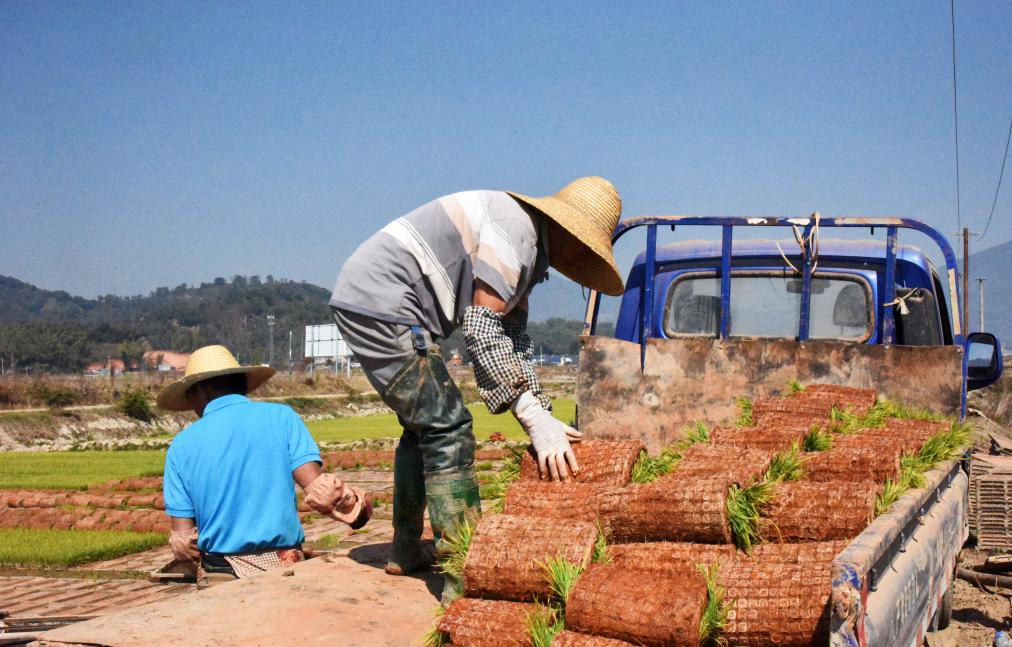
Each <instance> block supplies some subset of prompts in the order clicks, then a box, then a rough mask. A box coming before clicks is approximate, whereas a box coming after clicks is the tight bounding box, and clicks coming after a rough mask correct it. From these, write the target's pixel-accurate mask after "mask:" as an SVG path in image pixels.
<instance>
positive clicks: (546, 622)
mask: <svg viewBox="0 0 1012 647" xmlns="http://www.w3.org/2000/svg"><path fill="white" fill-rule="evenodd" d="M565 627H566V621H565V618H563V617H562V614H560V613H559V612H558V611H557V610H556V609H553V608H552V607H550V606H545V605H543V604H537V605H536V606H535V608H534V610H533V611H531V613H530V615H528V616H527V633H528V634H529V635H530V637H531V645H532V647H551V646H552V641H553V640H555V636H556V635H558V634H560V633H562V630H563V629H565Z"/></svg>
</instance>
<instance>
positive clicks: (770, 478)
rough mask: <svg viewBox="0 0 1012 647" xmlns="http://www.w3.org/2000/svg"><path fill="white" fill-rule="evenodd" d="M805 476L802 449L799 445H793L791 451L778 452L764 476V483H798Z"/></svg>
mask: <svg viewBox="0 0 1012 647" xmlns="http://www.w3.org/2000/svg"><path fill="white" fill-rule="evenodd" d="M804 475H805V472H804V469H803V468H802V465H801V449H800V448H799V447H798V443H796V442H795V443H794V444H793V445H791V448H790V449H787V450H784V451H782V452H777V453H776V454H775V455H774V456H773V459H772V460H771V461H770V466H769V467H768V468H767V469H766V474H764V475H763V481H765V482H767V483H772V482H779V481H797V480H798V479H800V478H801V477H802V476H804Z"/></svg>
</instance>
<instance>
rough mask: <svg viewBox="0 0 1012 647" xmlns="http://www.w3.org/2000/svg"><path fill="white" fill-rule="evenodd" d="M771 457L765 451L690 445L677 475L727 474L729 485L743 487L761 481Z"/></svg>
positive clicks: (706, 476)
mask: <svg viewBox="0 0 1012 647" xmlns="http://www.w3.org/2000/svg"><path fill="white" fill-rule="evenodd" d="M772 458H773V452H772V451H769V450H766V449H754V448H744V447H728V446H716V447H715V446H711V445H693V446H692V447H690V448H688V449H686V450H685V451H684V452H682V460H681V462H680V463H679V464H678V470H677V471H676V474H677V475H678V477H679V478H682V479H695V478H708V477H712V476H713V475H716V474H719V475H721V476H725V475H726V476H727V478H728V479H729V480H730V481H731V483H736V484H738V485H741V486H745V485H748V484H749V483H751V482H752V481H754V480H759V479H760V478H762V475H763V473H764V472H766V469H767V468H768V467H769V466H770V459H772Z"/></svg>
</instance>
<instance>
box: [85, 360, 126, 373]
mask: <svg viewBox="0 0 1012 647" xmlns="http://www.w3.org/2000/svg"><path fill="white" fill-rule="evenodd" d="M110 368H111V369H112V372H113V374H114V375H119V374H121V373H123V371H125V370H126V366H125V365H124V364H123V360H121V359H120V358H118V357H110V358H109V360H108V361H105V362H92V363H91V364H88V365H87V366H86V367H84V372H85V373H87V374H88V375H108V374H109V369H110Z"/></svg>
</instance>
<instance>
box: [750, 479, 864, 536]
mask: <svg viewBox="0 0 1012 647" xmlns="http://www.w3.org/2000/svg"><path fill="white" fill-rule="evenodd" d="M878 488H879V486H878V484H876V483H872V482H855V483H848V484H846V486H844V487H841V485H840V484H839V483H812V482H808V481H793V482H785V483H780V484H779V485H778V486H777V489H776V494H775V495H774V497H773V501H772V502H771V503H770V504H769V505H768V506H767V507H766V508H765V509H764V510H763V520H762V533H763V536H764V537H765V538H766V539H767V540H769V541H778V542H787V543H790V542H797V541H825V540H832V539H851V538H853V537H856V536H857V535H859V534H860V533H861V531H862V530H864V529H865V527H867V525H868V524H869V523H871V521H872V519H874V518H875V496H876V494H877V493H878Z"/></svg>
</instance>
